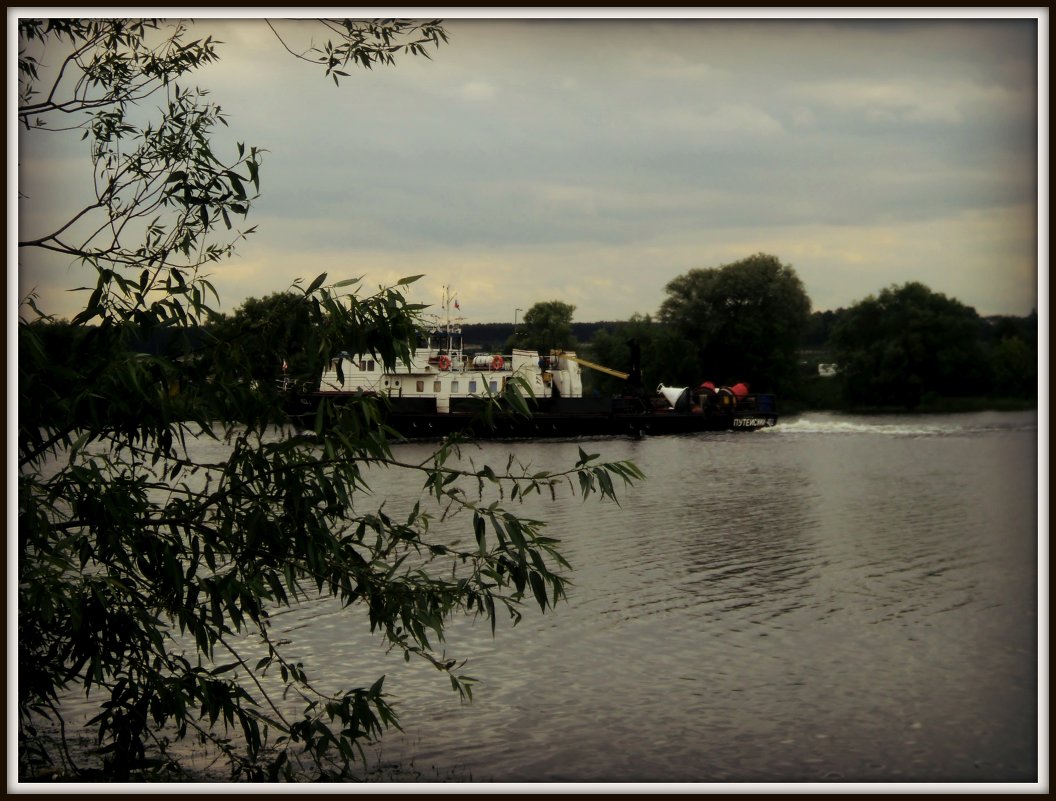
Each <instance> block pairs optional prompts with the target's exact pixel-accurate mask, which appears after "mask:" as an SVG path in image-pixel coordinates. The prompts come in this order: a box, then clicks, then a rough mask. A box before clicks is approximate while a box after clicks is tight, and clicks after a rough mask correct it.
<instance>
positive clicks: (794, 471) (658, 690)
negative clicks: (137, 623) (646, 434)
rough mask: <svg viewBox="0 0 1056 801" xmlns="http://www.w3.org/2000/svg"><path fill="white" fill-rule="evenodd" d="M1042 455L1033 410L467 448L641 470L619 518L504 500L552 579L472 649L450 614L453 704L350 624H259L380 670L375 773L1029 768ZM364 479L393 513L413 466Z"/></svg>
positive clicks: (334, 663)
mask: <svg viewBox="0 0 1056 801" xmlns="http://www.w3.org/2000/svg"><path fill="white" fill-rule="evenodd" d="M1038 442H1039V436H1038V425H1037V415H1036V414H1034V413H1004V414H999V413H981V414H968V415H949V416H935V417H924V416H921V417H903V416H900V417H849V416H836V415H822V414H811V415H804V416H802V417H799V418H792V419H786V420H782V421H781V422H780V423H779V424H778V426H777V427H776V428H774V429H770V430H763V431H757V432H742V433H736V434H701V435H693V436H685V437H669V438H656V439H644V440H640V441H633V440H629V439H606V440H600V441H595V442H590V443H579V442H548V443H517V444H514V445H511V444H509V443H506V444H503V443H491V444H486V445H483V446H481V447H480V448H479V449H475V450H469V451H467V453H468V454H469V455H471V456H472V457H473V458H474V460H476V461H477V462H478V464H479V463H480V462H482V461H490V463H491V464H492V465H494V466H496V467H499V466H502V465H505V463H506V456H507V454H508V453H509V451H510V449H511V448H513V449H514V451H515V453H516V455H517V457H518V458H519V459H520V460H521V461H524V462H531V463H532V464H533V465H534V466H535V467H536V468H538V469H552V468H557V467H561V466H570V465H571V464H572V463H574V462H575V461H576V458H577V455H578V449H579V448H580V447H581V446H582V447H584V448H586V449H587V450H589V451H591V452H600V453H601V454H603V456H604V457H605V458H607V459H612V460H615V459H631V460H633V461H635V462H636V463H637V464H638V466H639V467H641V468H642V470H644V471H645V473H646V474H647V476H648V480H647V481H646V482H644V483H642V484H640V485H638V486H635V487H633V488H629V489H625V490H623V491H622V492H621V500H622V505H621V506H615V505H612V504H601V503H599V502H598V501H596V500H591V501H587V502H586V503H584V502H583V501H582V500H580V499H579V498H577V497H575V496H572V495H571V494H566V497H564V498H559V499H558V500H557V501H556V502H552V501H550V500H549V498H547V499H546V501H545V502H542V501H540V500H539V499H536V500H534V501H533V502H532V503H531V504H529V505H527V506H526V507H525V508H524V511H525V513H528V514H531V515H533V516H539V517H542V518H543V519H546V520H547V521H549V524H550V533H551V534H553V535H556V536H558V537H560V538H561V539H562V541H563V552H564V553H565V555H566V556H567V557H568V559H569V561H570V562H571V563H572V564H573V566H574V572H573V573H572V576H571V577H572V580H573V582H574V583H573V585H572V587H571V589H570V591H569V600H568V602H567V603H566V604H563V605H561V606H559V607H558V609H557V611H556V613H552V614H547V615H545V616H544V615H541V614H539V612H538V608H537V607H536V608H535V611H534V612H533V611H532V607H530V606H529V607H526V615H525V618H524V620H523V621H522V622H521V623H520V624H519V625H517V626H516V627H511V626H509V625H503V622H502V621H500V624H499V626H498V631H497V633H496V635H495V636H494V637H493V636H492V634H491V630H490V627H489V626H488V625H486V624H483V623H481V622H477V623H475V622H473V621H471V620H469V619H459V620H456V621H454V622H452V624H451V626H450V629H449V636H448V640H447V642H446V643H445V647H446V650H447V652H448V654H449V655H450V656H452V657H457V658H459V659H463V658H464V659H468V660H469V665H468V667H467V670H466V672H467V673H468V674H469V675H472V676H475V677H477V678H478V679H479V680H480V683H479V685H477V687H476V689H475V691H474V700H473V702H472V703H471V704H465V705H463V704H460V703H459V700H458V696H457V695H456V694H455V693H453V692H452V690H451V688H450V685H449V683H448V682H447V681H446V679H445V677H443V676H442V675H441V674H439V673H437V671H435V670H433V669H431V668H428V667H426V666H424V665H414V664H413V663H412V664H411V665H404V663H403V661H402V659H400V658H398V657H397V656H386V655H385V654H384V653H383V651H382V649H381V648H380V646H379V644H378V643H377V641H375V640H373V639H372V638H371V636H370V635H369V633H367V632H366V631H365V628H366V625H365V619H364V616H363V615H362V614H361V613H358V612H356V611H355V610H352V611H351V612H350V611H348V610H345V611H342V610H340V609H338V608H337V607H336V606H335V605H332V604H329V603H323V604H312V605H308V606H305V607H303V608H300V609H297V610H295V611H292V612H287V613H284V614H280V615H276V616H275V617H274V625H275V629H276V634H277V635H281V636H283V637H286V638H288V639H289V640H291V643H292V647H293V648H294V649H295V650H296V652H297V653H298V654H299V655H300V656H301V657H302V658H303V661H304V663H305V665H306V666H307V667H308V668H309V671H310V673H311V675H312V677H313V679H314V680H315V683H317V684H318V685H319V686H322V687H329V688H333V689H338V688H341V687H348V686H366V685H369V684H370V683H372V682H373V681H374V680H375V679H376V678H377V677H378V676H379V675H381V674H382V673H384V674H386V676H387V678H386V688H387V690H388V692H389V693H390V694H392V695H393V696H394V698H395V700H397V701H398V704H399V710H400V713H401V717H402V721H403V724H404V729H405V731H404V732H403V733H400V732H392V733H391V734H389V735H387V736H386V737H385V738H384V739H383V740H382V742H381V743H380V744H379V746H378V747H377V748H376V749H375V750H374V751H373V754H374V756H375V757H376V758H377V759H378V760H379V762H380V765H381V772H380V773H378V774H374V775H375V776H379V775H380V776H381V777H383V778H384V779H386V780H389V781H466V782H468V781H473V782H505V783H515V782H516V783H520V782H630V783H644V782H650V783H651V782H664V783H726V782H736V783H744V782H751V783H763V782H767V783H768V782H781V783H840V782H843V783H859V782H868V783H873V782H914V783H917V782H920V783H924V782H927V783H932V782H934V783H945V784H952V783H961V782H971V783H980V782H986V783H990V782H996V783H1002V784H1007V783H1019V782H1026V783H1033V782H1041V781H1047V771H1048V765H1047V758H1046V760H1045V761H1043V762H1042V763H1041V764H1040V765H1039V730H1040V731H1041V732H1042V737H1041V743H1040V746H1041V750H1042V752H1044V753H1045V754H1047V747H1048V743H1047V733H1048V719H1047V713H1046V714H1044V715H1043V716H1042V717H1041V718H1040V721H1039V707H1040V708H1047V701H1048V698H1047V687H1048V683H1047V656H1048V649H1047V646H1048V641H1047V622H1048V621H1047V618H1046V617H1043V618H1042V620H1041V624H1042V629H1043V630H1044V632H1045V637H1044V639H1042V640H1041V644H1042V649H1041V654H1040V655H1041V666H1042V671H1041V690H1042V692H1041V695H1040V698H1039V615H1038V612H1039V569H1038V566H1039V564H1042V565H1047V558H1048V525H1047V523H1048V515H1047V508H1048V507H1047V497H1046V500H1044V501H1043V505H1042V510H1043V512H1044V516H1043V517H1042V519H1041V528H1040V532H1039V506H1038V456H1039V454H1038ZM428 452H429V446H426V445H407V446H401V447H400V448H399V450H398V454H397V455H399V456H401V457H403V458H406V460H407V461H412V460H415V459H416V458H424V456H425V455H426V454H427V453H428ZM1041 458H1042V461H1043V463H1044V464H1046V465H1047V463H1048V454H1047V452H1045V451H1043V452H1042V454H1041ZM1046 474H1047V469H1046ZM373 486H374V487H375V489H376V490H377V493H378V501H379V502H380V500H381V499H382V498H384V499H386V503H387V504H388V505H387V507H386V508H391V509H394V510H399V509H400V508H401V507H409V505H410V504H412V503H413V502H414V500H415V499H416V498H417V497H418V494H419V488H420V479H419V478H417V477H400V476H399V475H398V474H396V473H393V472H384V473H379V474H377V475H375V476H374V478H373ZM452 536H454V534H453V533H452ZM1039 559H1040V561H1039ZM1047 579H1048V576H1047V572H1043V573H1042V574H1041V585H1040V586H1041V588H1042V590H1043V592H1044V595H1043V596H1042V597H1041V598H1040V601H1041V606H1042V607H1044V608H1047ZM1039 770H1040V771H1041V772H1040V774H1039Z"/></svg>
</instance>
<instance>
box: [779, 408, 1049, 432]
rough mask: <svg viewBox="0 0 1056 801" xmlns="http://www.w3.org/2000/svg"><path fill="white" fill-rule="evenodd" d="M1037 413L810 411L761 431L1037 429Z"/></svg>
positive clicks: (974, 430) (972, 430)
mask: <svg viewBox="0 0 1056 801" xmlns="http://www.w3.org/2000/svg"><path fill="white" fill-rule="evenodd" d="M1037 428H1038V423H1037V415H1036V414H1035V413H1021V412H979V413H970V414H950V415H919V416H909V417H894V416H887V415H841V414H835V413H829V414H826V413H817V412H816V413H811V414H804V415H801V416H798V417H789V418H786V419H785V420H783V421H782V422H781V423H780V424H779V425H777V426H775V427H774V428H771V429H765V430H764V432H762V433H766V434H769V435H789V434H791V435H796V434H832V435H850V434H858V435H862V434H866V435H872V436H890V437H948V436H960V435H965V434H978V433H982V432H987V431H1007V432H1014V431H1037Z"/></svg>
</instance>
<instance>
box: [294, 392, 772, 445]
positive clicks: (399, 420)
mask: <svg viewBox="0 0 1056 801" xmlns="http://www.w3.org/2000/svg"><path fill="white" fill-rule="evenodd" d="M324 397H326V398H329V399H331V400H332V401H334V402H336V403H338V404H340V403H341V402H342V401H344V400H347V396H342V395H335V394H330V395H326V396H323V395H320V394H317V393H312V394H310V395H305V396H301V397H300V398H298V399H295V400H294V401H293V403H292V405H291V408H290V412H291V418H292V419H293V420H294V421H295V422H298V423H299V424H301V425H303V426H304V427H306V428H310V427H312V426H313V425H314V420H315V416H316V410H317V408H318V406H319V403H320V402H321V401H322V400H323V398H324ZM423 400H425V399H415V401H414V402H407V401H406V400H404V401H401V400H396V401H393V402H392V405H391V408H389V409H388V410H387V411H386V413H385V422H386V424H387V425H388V426H390V427H391V428H393V429H395V430H396V431H397V432H398V433H399V434H400V435H401V436H402V437H405V438H407V439H441V438H444V437H449V436H453V435H462V436H466V437H470V438H472V439H568V438H576V437H611V436H629V437H642V436H653V437H655V436H668V435H673V434H692V433H697V432H702V431H753V430H755V429H759V428H767V427H770V426H773V425H775V424H776V423H777V408H776V404H775V403H774V400H773V397H772V396H752V398H751V399H750V400H748V401H747V402H741V403H740V404H726V405H722V404H712V405H709V404H705V405H704V406H703V408H701V407H695V408H694V409H692V410H689V411H676V410H674V409H653V408H650V407H649V405H648V404H646V403H643V402H642V401H638V400H630V399H627V400H620V399H616V400H603V399H596V398H574V399H553V400H552V401H550V402H546V403H544V404H541V405H540V406H537V407H536V408H535V410H534V411H533V413H532V415H531V416H530V417H524V416H523V415H515V414H512V413H509V412H504V411H498V410H495V411H494V412H493V413H492V414H491V415H488V416H484V415H482V414H481V409H482V406H481V404H480V403H479V402H477V403H473V402H470V403H454V404H452V410H451V411H450V412H447V413H440V412H437V411H436V410H435V405H434V404H430V403H422V402H421V401H423Z"/></svg>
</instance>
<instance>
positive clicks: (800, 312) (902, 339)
mask: <svg viewBox="0 0 1056 801" xmlns="http://www.w3.org/2000/svg"><path fill="white" fill-rule="evenodd" d="M665 291H666V295H667V297H666V298H665V300H664V301H663V303H662V304H661V307H660V309H659V311H658V313H657V315H656V316H655V317H653V316H651V315H635V316H633V317H632V318H631V319H630V320H627V321H619V322H603V323H574V322H572V320H571V317H572V314H573V312H574V310H575V307H574V306H570V305H568V304H564V303H561V302H558V301H549V302H546V303H540V304H536V306H534V307H532V309H530V310H529V311H528V312H527V313H526V314H525V318H524V322H523V323H522V324H521V326H519V327H518V331H517V333H516V336H515V337H513V338H510V339H507V340H506V341H505V343H504V344H505V346H506V347H507V348H508V347H509V346H510V345H511V344H519V345H521V346H523V347H529V348H536V349H541V350H546V349H549V348H551V347H560V348H565V349H577V350H578V352H579V353H580V354H581V355H584V356H586V357H587V358H588V359H591V360H593V361H596V362H598V363H600V364H603V365H605V366H608V367H611V368H614V369H618V370H627V369H628V367H629V365H630V361H631V347H630V344H629V343H630V342H631V341H632V340H633V341H636V342H637V343H638V346H639V348H640V350H641V358H642V371H643V377H644V380H645V385H646V386H647V387H655V386H656V385H657V384H659V383H664V384H668V385H696V384H699V383H701V382H702V381H713V382H714V383H716V384H720V385H721V384H733V383H735V382H737V381H747V382H748V383H749V384H750V386H751V387H752V388H753V389H754V390H755V391H760V392H775V393H777V394H779V395H780V396H781V398H782V400H783V401H784V402H786V404H789V405H791V407H792V408H796V407H799V408H843V409H863V408H878V409H883V408H900V409H915V408H920V407H922V406H924V407H934V408H939V407H942V408H958V406H963V405H965V403H968V401H969V399H972V402H973V403H979V402H980V401H982V402H986V401H987V400H989V401H991V402H993V401H1003V402H1013V403H1016V402H1018V404H1019V405H1021V404H1022V403H1026V402H1030V401H1034V400H1036V398H1037V381H1038V374H1037V361H1038V331H1037V327H1038V321H1037V313H1036V312H1032V313H1031V314H1030V315H1027V316H1026V317H1015V316H990V317H981V316H980V315H979V314H978V313H977V312H976V310H975V309H973V308H972V307H970V306H966V305H965V304H963V303H961V302H960V301H958V300H956V299H954V298H949V297H947V296H945V295H943V294H941V293H938V292H935V291H933V290H931V289H930V288H928V287H927V286H925V285H924V284H922V283H919V282H909V283H906V284H903V285H901V286H891V287H888V288H885V289H883V290H881V291H879V292H878V293H876V294H872V295H868V296H867V297H865V298H864V299H862V300H860V301H858V302H856V303H854V304H853V305H851V306H850V307H848V308H845V309H844V308H840V309H837V310H835V311H823V312H821V311H815V312H811V310H810V309H811V303H810V298H809V297H808V295H807V293H806V291H805V289H804V287H803V284H802V282H801V281H800V279H799V278H798V276H797V275H796V273H795V270H794V269H793V268H792V267H790V266H787V265H784V264H782V263H781V262H780V261H779V260H778V259H777V258H776V257H775V256H771V255H767V254H756V255H753V256H750V257H748V258H746V259H742V260H740V261H737V262H734V263H732V264H727V265H723V266H720V267H714V268H705V269H696V270H690V271H689V272H688V273H686V274H685V275H682V276H679V277H677V278H675V279H674V280H673V281H671V282H669V283H668V285H667V286H666V287H665ZM534 321H542V324H533V323H534ZM463 330H464V333H465V335H466V339H467V342H470V341H472V342H480V343H482V345H483V347H484V349H489V348H492V349H493V348H494V347H495V346H496V345H497V342H498V341H499V340H498V337H496V334H499V333H504V332H508V331H509V330H510V326H509V325H508V324H507V325H500V324H491V325H486V326H475V325H466V326H464V329H463ZM819 364H833V365H835V374H834V375H832V376H822V375H820V374H819V370H818V366H819ZM588 372H589V371H588ZM588 382H589V386H590V387H591V388H593V389H595V390H597V391H598V392H601V393H605V394H608V393H617V392H619V391H620V388H621V387H620V385H621V382H620V380H619V379H617V378H613V377H611V376H608V375H605V374H602V373H599V372H590V373H589V378H588ZM941 401H946V403H945V404H943V403H941ZM950 401H952V402H953V403H952V405H951V403H950ZM957 401H961V403H960V404H958V403H957ZM786 408H788V406H787V405H786Z"/></svg>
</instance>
